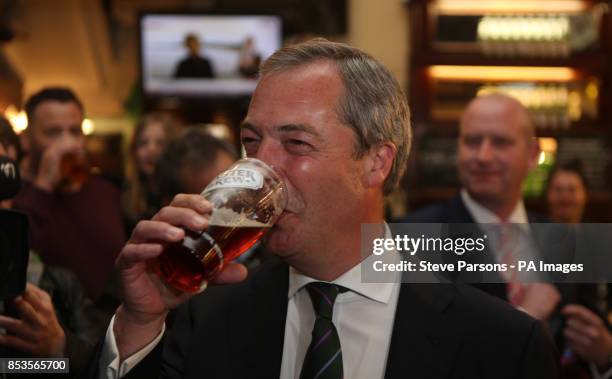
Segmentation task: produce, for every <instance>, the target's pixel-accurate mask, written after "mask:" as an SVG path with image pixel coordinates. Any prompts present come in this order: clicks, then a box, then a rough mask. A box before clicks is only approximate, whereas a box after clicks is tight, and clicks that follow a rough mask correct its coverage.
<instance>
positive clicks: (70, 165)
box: [59, 152, 89, 188]
mask: <svg viewBox="0 0 612 379" xmlns="http://www.w3.org/2000/svg"><path fill="white" fill-rule="evenodd" d="M60 176H61V180H60V183H59V186H60V188H69V187H71V186H73V185H81V184H83V183H85V181H86V180H87V178H88V177H89V164H88V163H87V159H86V158H85V156H84V155H83V154H81V153H76V152H67V153H64V155H62V156H61V158H60Z"/></svg>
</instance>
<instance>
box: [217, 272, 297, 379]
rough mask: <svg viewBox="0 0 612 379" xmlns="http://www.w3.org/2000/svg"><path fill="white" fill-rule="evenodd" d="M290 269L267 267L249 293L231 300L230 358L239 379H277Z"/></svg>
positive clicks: (258, 276) (255, 280) (255, 276)
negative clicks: (232, 359) (233, 360)
mask: <svg viewBox="0 0 612 379" xmlns="http://www.w3.org/2000/svg"><path fill="white" fill-rule="evenodd" d="M288 285H289V270H288V266H287V265H286V264H284V263H281V262H276V263H272V264H270V265H268V264H266V267H263V268H262V269H261V270H260V271H259V272H257V273H256V274H254V277H253V281H252V285H251V286H250V288H249V291H247V293H241V294H238V295H236V296H235V297H234V298H233V299H232V311H231V312H230V318H231V319H232V320H231V322H230V323H229V325H232V327H231V329H230V330H229V331H228V332H229V338H228V340H229V342H228V343H229V344H230V354H232V356H234V357H236V359H235V361H236V364H237V365H240V367H236V368H235V372H236V373H239V374H238V375H237V376H236V377H239V378H247V377H248V378H278V377H279V374H280V368H281V362H282V355H283V342H284V337H285V319H286V316H287V293H288Z"/></svg>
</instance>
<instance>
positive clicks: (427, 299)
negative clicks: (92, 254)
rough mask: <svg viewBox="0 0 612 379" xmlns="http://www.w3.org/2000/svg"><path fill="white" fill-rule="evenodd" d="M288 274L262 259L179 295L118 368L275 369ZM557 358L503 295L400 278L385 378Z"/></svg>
mask: <svg viewBox="0 0 612 379" xmlns="http://www.w3.org/2000/svg"><path fill="white" fill-rule="evenodd" d="M288 275H289V270H288V266H287V265H286V264H284V263H280V262H276V263H270V264H265V265H263V266H262V267H261V269H260V270H258V271H257V272H256V273H255V274H253V275H252V276H251V277H250V278H249V279H247V280H246V281H245V282H243V283H241V284H237V285H228V286H216V287H211V288H209V289H208V290H206V292H205V293H203V294H201V295H198V296H196V297H194V298H193V299H192V300H191V301H189V302H188V303H186V304H183V305H182V306H180V307H179V309H178V313H177V315H176V319H175V321H174V325H173V327H172V328H171V330H169V331H167V334H166V336H165V338H164V343H163V347H162V346H161V345H162V344H160V345H158V347H157V348H156V349H155V350H154V351H153V352H152V353H151V354H149V356H148V357H147V358H146V359H145V360H144V361H142V362H141V363H140V364H139V365H138V366H137V367H135V368H134V369H133V371H130V373H129V374H128V377H135V378H140V377H147V378H150V377H156V376H157V372H158V371H159V372H160V374H159V375H160V376H161V377H163V378H194V379H195V378H207V379H210V378H237V379H238V378H240V379H242V378H278V377H279V373H280V368H281V360H282V351H283V341H284V331H285V317H286V313H287V292H288ZM372 322H376V320H372ZM98 358H99V354H98V356H97V357H96V361H94V363H96V364H93V365H92V367H91V371H90V375H92V376H90V377H92V378H93V377H95V375H96V374H97V372H98V371H97V359H98ZM367 358H368V357H365V358H364V359H367ZM557 362H558V359H557V357H556V353H555V349H554V347H553V346H552V343H551V341H550V339H549V338H548V336H547V335H546V334H545V333H544V331H543V329H542V327H541V325H540V323H539V322H537V321H535V320H533V319H531V318H530V317H529V316H527V315H525V314H523V313H522V312H518V311H516V310H514V309H512V308H511V307H510V306H509V305H507V304H506V303H504V302H503V301H500V300H498V299H495V298H493V297H491V296H488V295H486V294H484V293H482V292H481V291H479V290H476V289H474V288H471V287H469V286H464V285H453V284H433V285H432V284H425V285H415V284H402V287H401V290H400V295H399V301H398V305H397V311H396V317H395V324H394V327H393V334H392V338H391V344H390V349H389V354H388V358H387V369H386V378H411V379H421V378H469V379H477V378H483V379H484V378H498V379H503V378H516V379H519V378H520V379H526V378H538V379H543V378H556V377H558V366H557Z"/></svg>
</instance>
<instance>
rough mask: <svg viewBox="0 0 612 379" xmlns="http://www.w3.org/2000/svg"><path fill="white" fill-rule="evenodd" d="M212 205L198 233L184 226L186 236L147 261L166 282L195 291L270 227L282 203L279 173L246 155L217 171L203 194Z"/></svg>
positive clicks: (284, 199) (283, 190) (283, 194)
mask: <svg viewBox="0 0 612 379" xmlns="http://www.w3.org/2000/svg"><path fill="white" fill-rule="evenodd" d="M202 196H204V197H205V198H206V199H207V200H208V201H210V202H211V203H212V206H213V210H212V214H211V217H210V219H209V222H208V223H209V226H208V228H207V229H206V230H205V231H203V232H194V231H192V230H185V238H184V239H183V240H182V241H180V242H177V243H173V244H169V245H168V246H166V247H165V249H164V251H163V252H162V254H161V255H160V256H159V257H157V258H156V259H154V260H151V261H150V262H149V266H150V269H151V270H152V271H153V272H155V273H157V275H159V276H160V277H161V279H162V280H163V281H164V282H165V283H167V284H169V285H170V286H172V287H174V288H176V289H178V290H180V291H186V292H199V291H201V290H203V289H204V288H206V285H207V283H208V282H209V281H210V280H211V279H212V278H214V277H215V275H217V274H218V273H219V272H220V271H221V269H222V268H223V266H224V265H225V264H227V263H228V262H231V261H232V260H234V259H235V258H236V257H238V256H239V255H241V254H243V253H245V252H246V251H247V250H249V248H251V247H252V246H253V245H254V244H255V243H256V242H257V241H259V239H261V237H262V236H263V235H264V234H265V233H266V231H268V230H269V229H270V227H272V225H273V224H274V222H275V221H276V220H277V219H278V217H279V216H280V214H281V213H282V212H283V210H284V208H285V206H286V204H287V190H286V187H285V184H284V182H283V180H282V179H281V178H280V176H279V175H278V174H277V173H276V172H275V171H274V170H273V169H272V168H271V167H269V166H268V165H267V164H265V163H264V162H262V161H260V160H257V159H254V158H245V159H242V160H240V161H238V162H236V163H235V164H234V165H232V166H231V167H230V168H229V169H228V170H227V171H225V172H223V173H221V174H219V176H217V177H216V178H215V179H214V180H213V181H212V182H211V183H210V184H209V185H208V186H207V187H206V189H204V191H203V192H202Z"/></svg>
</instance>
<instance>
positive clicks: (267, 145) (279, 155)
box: [251, 139, 285, 176]
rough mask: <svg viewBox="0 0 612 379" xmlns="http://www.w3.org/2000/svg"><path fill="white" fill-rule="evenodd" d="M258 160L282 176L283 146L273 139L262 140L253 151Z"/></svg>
mask: <svg viewBox="0 0 612 379" xmlns="http://www.w3.org/2000/svg"><path fill="white" fill-rule="evenodd" d="M251 158H257V159H259V160H260V161H262V162H264V163H266V164H268V165H269V166H271V167H272V168H273V169H274V170H275V171H276V172H278V173H279V174H280V175H281V176H284V172H283V170H284V166H285V165H284V160H285V159H284V154H283V147H282V145H281V144H280V143H278V142H277V141H274V140H265V139H264V140H263V141H262V142H261V144H260V145H259V148H258V149H257V152H256V153H255V156H251Z"/></svg>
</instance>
